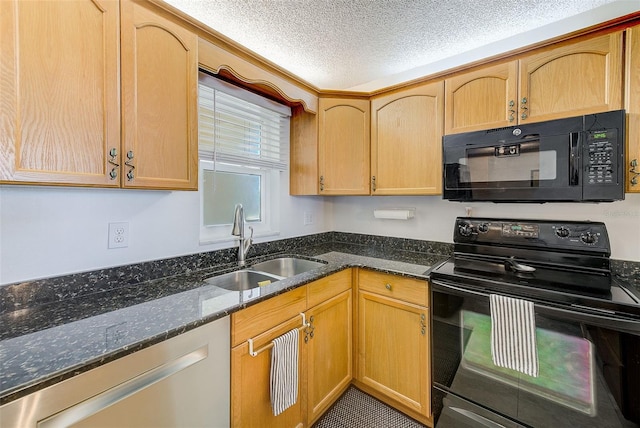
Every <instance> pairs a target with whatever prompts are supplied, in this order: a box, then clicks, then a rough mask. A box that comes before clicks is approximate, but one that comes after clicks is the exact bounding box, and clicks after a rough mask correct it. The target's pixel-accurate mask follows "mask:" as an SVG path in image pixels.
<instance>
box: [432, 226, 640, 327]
mask: <svg viewBox="0 0 640 428" xmlns="http://www.w3.org/2000/svg"><path fill="white" fill-rule="evenodd" d="M610 254H611V250H610V247H609V238H608V235H607V231H606V227H605V225H604V224H603V223H595V222H570V221H551V220H514V219H489V218H468V217H459V218H457V219H456V224H455V228H454V256H453V257H452V258H451V259H449V260H448V261H446V262H444V263H442V264H441V265H439V266H437V267H436V268H435V269H433V270H432V271H431V272H430V277H431V279H432V280H440V281H446V282H448V283H449V284H455V285H458V286H460V285H462V286H464V287H468V288H473V289H477V290H482V291H485V292H499V293H504V294H507V295H512V296H515V297H522V298H527V299H530V300H534V301H538V302H544V303H545V304H551V305H556V306H565V307H566V306H570V307H572V308H574V309H587V310H595V311H601V312H603V313H604V314H619V315H622V316H632V317H640V295H638V294H637V292H636V290H633V289H631V288H626V287H625V286H624V285H623V284H621V283H619V282H618V281H616V280H615V278H613V277H612V275H611V270H610V264H609V255H610Z"/></svg>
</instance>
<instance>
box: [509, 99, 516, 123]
mask: <svg viewBox="0 0 640 428" xmlns="http://www.w3.org/2000/svg"><path fill="white" fill-rule="evenodd" d="M515 105H516V103H515V101H513V100H509V122H513V121H514V120H515V119H516V117H515V114H516V111H515V110H514V108H513V107H514V106H515Z"/></svg>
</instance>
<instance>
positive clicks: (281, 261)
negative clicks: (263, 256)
mask: <svg viewBox="0 0 640 428" xmlns="http://www.w3.org/2000/svg"><path fill="white" fill-rule="evenodd" d="M320 266H324V263H322V262H315V261H313V260H306V259H299V258H296V257H280V258H277V259H273V260H267V261H265V262H260V263H257V264H255V265H253V266H251V269H255V270H257V271H261V272H267V273H270V274H273V275H278V276H282V277H290V276H294V275H298V274H300V273H304V272H308V271H310V270H312V269H315V268H318V267H320Z"/></svg>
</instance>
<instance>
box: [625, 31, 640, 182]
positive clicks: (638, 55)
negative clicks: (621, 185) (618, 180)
mask: <svg viewBox="0 0 640 428" xmlns="http://www.w3.org/2000/svg"><path fill="white" fill-rule="evenodd" d="M626 37H627V38H626V47H627V51H626V60H627V62H626V68H625V77H626V81H625V110H626V112H627V164H626V165H627V174H626V178H627V192H640V25H636V26H634V27H632V28H628V29H627V30H626Z"/></svg>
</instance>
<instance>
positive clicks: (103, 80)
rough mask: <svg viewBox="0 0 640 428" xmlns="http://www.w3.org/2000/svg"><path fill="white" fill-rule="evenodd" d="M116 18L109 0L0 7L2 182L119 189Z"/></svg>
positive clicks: (0, 4)
mask: <svg viewBox="0 0 640 428" xmlns="http://www.w3.org/2000/svg"><path fill="white" fill-rule="evenodd" d="M118 14H119V4H118V2H114V1H106V0H96V1H92V0H82V1H73V2H62V1H49V2H31V1H17V0H14V1H10V0H7V1H4V0H3V1H1V2H0V70H1V71H2V79H0V105H1V106H2V108H1V109H0V151H1V152H2V157H0V182H2V183H9V182H24V183H33V184H69V185H93V186H110V187H117V186H119V180H118V179H117V178H116V179H113V178H112V177H111V176H110V171H111V170H112V169H113V168H114V167H115V165H117V164H119V163H120V160H119V153H118V152H119V150H118V151H117V152H116V156H114V157H113V158H111V157H110V156H109V152H110V150H111V148H114V147H115V148H117V149H119V147H120V108H119V83H118V64H119V59H118V57H119V41H120V36H119V31H118V29H119V26H118V25H119V16H118ZM111 160H113V164H112V163H110V161H111ZM114 173H116V174H117V173H119V172H118V171H117V170H116V171H115V172H114Z"/></svg>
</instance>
